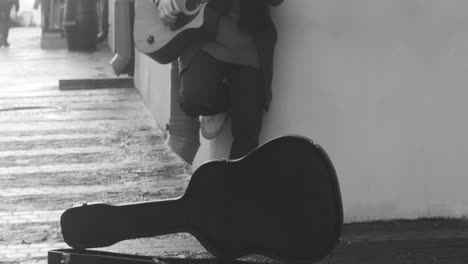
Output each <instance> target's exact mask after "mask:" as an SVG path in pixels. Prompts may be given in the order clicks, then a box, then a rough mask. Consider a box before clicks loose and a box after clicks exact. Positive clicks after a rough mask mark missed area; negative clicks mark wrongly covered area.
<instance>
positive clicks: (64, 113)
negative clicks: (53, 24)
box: [0, 28, 204, 263]
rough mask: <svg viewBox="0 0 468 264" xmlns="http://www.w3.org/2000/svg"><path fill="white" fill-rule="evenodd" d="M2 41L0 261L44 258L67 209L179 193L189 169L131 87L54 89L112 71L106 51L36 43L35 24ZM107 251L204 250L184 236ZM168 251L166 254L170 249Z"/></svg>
mask: <svg viewBox="0 0 468 264" xmlns="http://www.w3.org/2000/svg"><path fill="white" fill-rule="evenodd" d="M10 40H11V47H10V48H8V49H0V80H1V82H0V200H1V203H0V263H46V258H47V252H48V251H49V250H51V249H59V248H67V245H66V244H65V243H64V242H63V239H62V237H61V235H60V229H59V228H60V227H59V223H58V221H59V219H60V215H61V214H62V212H63V211H64V210H66V209H67V208H69V207H71V206H73V205H79V204H81V203H84V202H96V201H99V202H106V203H111V204H121V203H127V202H138V201H148V200H155V199H163V198H171V197H178V196H180V195H182V194H183V190H184V188H185V186H186V184H187V182H188V178H189V176H190V168H189V167H188V166H187V165H186V164H185V163H184V162H182V160H180V159H179V158H178V157H177V156H176V155H175V154H174V153H173V152H171V151H170V150H169V149H168V148H167V147H166V145H165V143H164V134H163V132H162V131H161V130H159V129H158V128H157V126H156V125H155V123H154V121H153V119H152V117H151V115H150V113H149V112H148V111H147V109H146V107H145V106H144V104H143V103H142V101H141V100H140V96H139V94H138V91H137V90H136V89H99V90H80V91H59V90H58V80H59V79H77V78H102V77H115V76H114V74H113V72H112V69H111V68H110V66H109V61H110V59H111V55H112V54H111V53H110V51H109V50H108V49H106V48H103V47H100V48H99V50H98V51H97V52H94V53H77V52H75V53H71V52H68V51H67V50H41V49H40V48H39V41H40V30H39V29H37V28H36V29H35V28H15V29H13V30H12V32H11V39H10ZM102 250H107V251H114V252H121V253H132V254H149V255H156V254H157V255H166V256H168V255H171V254H173V255H174V254H175V255H179V254H182V253H181V252H182V251H184V250H191V251H192V252H204V250H203V249H202V248H201V246H200V245H199V244H198V242H197V241H196V240H195V239H194V238H193V237H191V236H189V235H186V234H178V235H171V236H164V237H160V238H156V239H139V240H133V241H125V242H122V243H119V244H117V245H114V246H113V247H110V248H106V249H102ZM171 252H172V253H171Z"/></svg>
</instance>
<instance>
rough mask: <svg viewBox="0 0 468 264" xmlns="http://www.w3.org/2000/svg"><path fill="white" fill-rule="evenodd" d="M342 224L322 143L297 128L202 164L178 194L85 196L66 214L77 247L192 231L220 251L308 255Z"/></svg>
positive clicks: (318, 253)
mask: <svg viewBox="0 0 468 264" xmlns="http://www.w3.org/2000/svg"><path fill="white" fill-rule="evenodd" d="M342 225H343V207H342V200H341V195H340V188H339V184H338V179H337V176H336V172H335V169H334V167H333V165H332V162H331V161H330V159H329V157H328V155H327V154H326V152H325V151H324V149H323V148H322V147H321V146H319V145H318V144H316V143H314V142H313V141H311V140H310V139H307V138H305V137H300V136H285V137H280V138H277V139H274V140H272V141H269V142H267V143H266V144H264V145H262V146H260V147H259V148H257V149H256V150H254V151H253V152H251V153H250V154H248V155H247V156H245V157H244V158H242V159H239V160H217V161H210V162H207V163H205V164H203V165H202V166H200V167H199V168H198V169H197V170H196V171H195V172H194V174H193V176H192V178H191V180H190V183H189V185H188V187H187V190H186V192H185V194H184V195H183V196H182V197H180V198H178V199H173V200H165V201H154V202H147V203H135V204H126V205H119V206H114V205H109V204H88V205H83V206H79V207H74V208H71V209H68V210H67V211H65V212H64V213H63V215H62V217H61V227H62V234H63V237H64V240H65V242H66V243H67V244H68V245H70V246H71V247H73V248H75V249H76V250H84V249H88V248H99V247H107V246H111V245H113V244H115V243H117V242H119V241H122V240H126V239H134V238H141V237H153V236H158V235H163V234H169V233H177V232H188V233H190V234H192V235H194V236H195V237H196V238H197V239H198V240H199V241H200V243H201V244H202V245H203V246H204V247H205V248H206V249H207V250H208V251H210V252H211V253H212V254H213V255H215V256H217V257H219V258H222V259H236V258H239V257H242V256H246V255H248V254H262V255H265V256H268V257H271V258H274V259H278V260H282V261H288V262H308V263H311V262H313V261H316V260H320V259H322V258H324V257H325V256H327V255H328V254H330V252H331V251H332V250H333V249H334V248H335V247H336V245H337V244H338V242H339V238H340V236H341V229H342ZM68 253H70V254H71V255H73V252H68ZM49 263H50V264H55V263H57V262H49ZM71 263H74V262H71ZM76 263H79V262H76ZM83 263H98V262H83ZM83 263H80V264H83ZM99 263H100V262H99ZM119 263H120V262H119ZM135 263H138V262H135Z"/></svg>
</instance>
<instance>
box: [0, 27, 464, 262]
mask: <svg viewBox="0 0 468 264" xmlns="http://www.w3.org/2000/svg"><path fill="white" fill-rule="evenodd" d="M39 37H40V31H39V29H29V28H21V29H16V28H15V29H13V31H12V32H11V43H12V45H11V47H10V48H9V49H0V110H1V111H0V201H1V202H0V263H30V264H35V263H41V264H43V263H47V252H48V251H49V250H51V249H59V248H67V245H66V244H64V243H63V239H62V237H61V234H60V227H59V222H58V221H59V218H60V215H61V214H62V212H63V211H64V210H66V209H67V208H69V207H71V206H72V205H79V204H82V203H84V202H96V201H100V202H107V203H111V204H119V203H128V202H139V201H150V200H158V199H165V198H171V197H178V196H180V195H182V194H183V193H184V190H185V187H186V186H187V183H188V180H189V178H190V175H191V171H190V168H189V167H188V166H187V165H186V164H185V163H184V162H182V161H181V160H180V159H179V158H178V157H177V156H176V155H175V154H174V153H173V152H172V151H170V149H168V148H167V146H166V145H165V143H164V140H165V139H164V134H163V132H162V131H161V130H159V129H158V127H157V126H156V124H155V122H154V120H153V119H152V117H151V114H150V113H149V112H148V110H147V109H146V107H145V105H144V104H143V102H142V101H141V99H140V96H139V94H138V91H137V90H136V89H122V88H119V89H99V90H80V91H59V90H58V89H57V86H58V79H69V78H73V79H75V78H107V77H115V76H114V74H113V72H112V70H111V68H110V66H109V64H108V62H109V60H110V58H111V56H112V54H111V53H110V51H109V50H108V49H105V48H102V47H101V48H100V49H99V50H98V51H97V52H94V53H84V54H82V53H69V52H68V51H66V50H58V51H44V50H40V49H39ZM15 107H33V108H31V109H21V108H15ZM34 107H40V108H34ZM311 224H312V223H311ZM101 250H106V251H112V252H119V253H129V254H143V255H150V256H163V257H166V258H171V257H174V258H175V259H170V261H169V262H170V263H173V264H177V263H178V264H189V263H191V262H193V263H199V264H202V263H201V262H200V261H198V262H197V261H191V260H190V259H187V258H196V259H199V258H205V257H206V258H209V257H211V256H210V254H208V253H207V252H206V250H205V249H204V248H203V247H201V246H200V244H199V243H198V242H197V240H196V239H195V238H194V237H192V236H191V235H188V234H174V235H167V236H163V237H158V238H150V239H137V240H132V241H125V242H121V243H119V244H117V245H114V246H112V247H110V248H105V249H101ZM182 259H185V261H182ZM247 260H251V261H252V260H253V261H258V262H271V261H270V260H268V259H265V258H262V257H259V256H255V257H251V258H247ZM213 262H214V261H204V262H203V263H213ZM220 263H221V262H220ZM224 263H225V262H224ZM236 263H237V262H236ZM323 263H346V264H353V263H356V264H360V263H369V264H370V263H456V264H458V263H460V264H461V263H468V221H464V220H448V219H431V220H419V221H393V222H375V223H356V224H347V225H345V226H344V233H343V238H342V242H341V243H340V245H339V246H338V248H337V249H336V250H335V252H334V253H333V255H332V256H331V257H330V259H326V260H324V261H323Z"/></svg>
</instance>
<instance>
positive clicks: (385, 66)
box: [136, 0, 468, 222]
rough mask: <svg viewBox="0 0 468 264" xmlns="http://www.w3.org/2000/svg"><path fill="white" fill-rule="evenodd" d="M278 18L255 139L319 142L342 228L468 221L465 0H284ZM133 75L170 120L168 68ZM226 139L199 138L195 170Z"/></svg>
mask: <svg viewBox="0 0 468 264" xmlns="http://www.w3.org/2000/svg"><path fill="white" fill-rule="evenodd" d="M274 18H275V21H276V24H277V27H278V31H279V36H280V40H279V43H278V46H277V56H276V64H275V67H276V68H275V78H274V87H273V90H274V91H273V93H274V100H273V103H272V105H271V111H270V112H269V113H267V114H266V115H265V122H264V130H263V133H262V136H261V139H262V142H264V141H266V140H268V139H271V138H273V137H276V136H280V135H284V134H290V133H296V134H302V135H305V136H308V137H310V138H312V139H315V140H316V141H317V142H318V143H320V144H321V145H322V146H323V147H324V148H325V149H326V150H327V152H328V153H329V155H330V157H331V158H332V161H333V162H334V164H335V167H336V170H337V172H338V176H339V180H340V184H341V190H342V195H343V203H344V207H345V219H346V221H347V222H350V221H358V220H371V219H393V218H416V217H429V216H446V217H460V216H463V215H468V192H467V191H466V190H465V189H467V186H468V167H467V166H465V163H467V161H468V137H467V136H466V135H468V123H467V121H466V119H467V118H466V116H467V114H468V105H467V104H466V103H465V100H466V98H468V89H467V86H468V1H466V0H443V1H441V0H353V1H349V0H294V1H292V0H286V2H285V3H284V4H283V5H282V6H281V7H279V8H277V9H276V10H275V11H274ZM140 56H141V55H140ZM138 70H140V71H141V72H140V73H138V75H137V76H136V77H137V78H138V87H139V89H141V90H142V91H143V95H144V96H149V97H148V99H147V101H148V103H149V105H150V106H151V109H152V111H153V113H155V115H156V120H157V121H158V122H159V123H163V124H165V123H167V120H168V114H167V113H168V111H169V98H168V95H169V66H159V65H155V64H154V63H152V62H150V61H149V60H148V59H142V58H141V57H139V60H138ZM229 144H230V134H229V130H228V129H226V131H224V133H223V134H222V135H221V136H220V137H219V138H218V139H216V140H214V141H212V142H207V141H204V142H203V144H202V148H201V150H200V152H199V154H198V156H197V158H196V165H199V164H200V163H202V162H204V161H206V159H209V158H213V157H220V156H226V155H227V153H228V146H229Z"/></svg>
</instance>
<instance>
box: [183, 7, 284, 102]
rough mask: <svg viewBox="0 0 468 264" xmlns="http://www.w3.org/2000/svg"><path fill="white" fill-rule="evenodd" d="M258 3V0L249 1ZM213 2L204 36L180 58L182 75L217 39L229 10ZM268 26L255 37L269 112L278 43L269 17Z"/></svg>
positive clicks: (206, 15) (209, 9) (206, 21)
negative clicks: (219, 23) (223, 19)
mask: <svg viewBox="0 0 468 264" xmlns="http://www.w3.org/2000/svg"><path fill="white" fill-rule="evenodd" d="M247 1H256V0H247ZM267 1H268V2H269V4H270V5H272V6H277V5H279V4H281V3H282V2H283V1H284V0H267ZM221 8H222V7H218V6H216V5H215V4H211V2H210V3H209V4H208V5H207V7H206V10H205V24H204V29H205V30H204V32H205V33H204V36H203V37H202V38H200V39H199V41H197V42H196V43H193V44H192V45H190V46H189V47H188V48H187V49H186V50H185V52H184V53H183V54H182V55H181V56H180V58H179V71H180V74H181V75H182V74H183V72H184V71H185V70H186V69H187V68H188V67H189V66H190V63H191V61H192V59H193V58H194V56H195V55H196V54H197V53H198V52H200V51H201V48H202V46H203V45H204V44H205V43H207V42H208V41H210V40H213V39H215V38H216V32H217V22H218V21H219V17H220V16H221V15H222V14H224V13H225V12H226V11H227V10H220V9H221ZM266 23H267V24H266V26H265V27H264V28H263V30H262V31H260V32H258V33H257V34H255V35H253V38H254V42H255V46H256V47H257V52H258V55H259V59H260V68H261V71H262V74H263V92H264V109H265V111H268V109H269V107H270V103H271V99H272V89H271V86H272V79H273V57H274V49H275V45H276V41H277V31H276V28H275V25H274V23H273V20H272V19H271V17H270V16H268V18H267V21H266Z"/></svg>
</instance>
